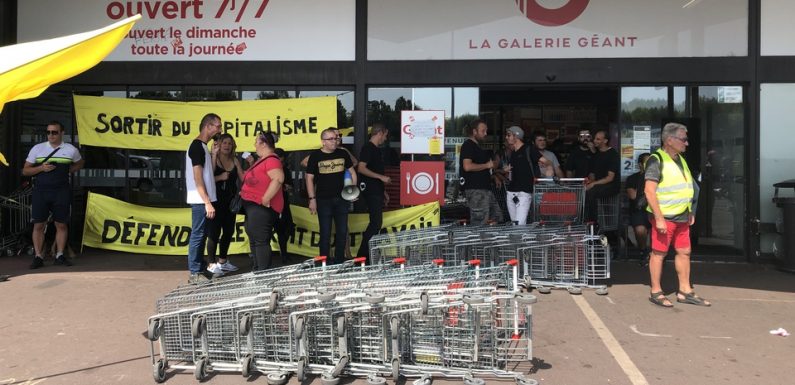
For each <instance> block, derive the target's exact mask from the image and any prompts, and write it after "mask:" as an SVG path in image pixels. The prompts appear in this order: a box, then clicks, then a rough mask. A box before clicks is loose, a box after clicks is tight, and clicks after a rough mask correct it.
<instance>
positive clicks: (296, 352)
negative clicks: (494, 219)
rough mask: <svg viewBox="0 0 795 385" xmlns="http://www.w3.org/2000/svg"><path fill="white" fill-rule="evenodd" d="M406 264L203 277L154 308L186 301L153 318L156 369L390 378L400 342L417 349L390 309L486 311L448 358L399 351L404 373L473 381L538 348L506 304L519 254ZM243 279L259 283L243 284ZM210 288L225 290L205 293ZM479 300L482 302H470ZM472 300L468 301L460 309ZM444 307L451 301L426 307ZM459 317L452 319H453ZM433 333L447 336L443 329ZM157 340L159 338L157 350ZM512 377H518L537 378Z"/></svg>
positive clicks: (278, 377) (331, 380)
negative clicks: (499, 260) (206, 280)
mask: <svg viewBox="0 0 795 385" xmlns="http://www.w3.org/2000/svg"><path fill="white" fill-rule="evenodd" d="M404 262H405V260H404V259H398V260H396V261H391V262H390V263H388V264H382V265H372V266H363V265H354V264H352V263H348V264H346V265H347V266H329V267H308V266H305V267H304V268H296V269H293V270H288V269H281V270H279V271H278V272H275V273H274V274H267V273H260V274H257V277H256V278H255V277H254V275H253V274H252V275H251V276H249V277H248V278H247V279H241V278H230V279H228V281H229V283H225V282H224V281H226V280H224V279H221V280H219V281H218V283H217V284H203V285H197V286H196V287H195V290H193V291H192V290H189V289H187V288H185V287H180V288H178V289H176V290H175V293H169V294H168V295H166V296H165V297H164V298H168V299H167V300H166V299H161V300H160V301H159V302H158V306H159V307H160V308H161V309H166V308H169V309H172V307H173V306H175V305H176V306H179V307H183V308H176V309H173V310H172V311H171V312H170V313H160V314H157V315H155V316H153V317H150V320H149V338H150V340H152V341H153V344H152V363H153V368H154V373H153V374H154V378H155V380H156V381H158V382H162V381H164V380H165V371H166V369H167V368H173V369H184V370H193V372H194V375H195V376H196V378H197V379H199V380H204V379H206V377H207V376H208V373H209V372H210V371H213V372H215V371H221V372H223V371H234V372H240V373H242V374H244V375H249V374H251V373H253V372H255V371H257V372H261V373H263V374H265V375H266V379H267V381H268V383H269V384H274V385H275V384H283V383H285V382H286V381H287V379H288V376H289V375H291V374H295V375H296V376H297V377H298V379H299V380H303V379H305V378H306V376H307V374H309V373H312V374H318V375H320V379H321V382H322V383H323V384H336V383H337V382H339V380H340V376H341V375H343V374H349V375H359V376H365V375H366V376H367V378H368V383H384V381H385V379H384V378H383V376H388V375H389V374H391V373H392V363H393V358H394V357H395V356H396V355H397V356H405V354H404V353H403V352H405V351H407V349H411V346H410V345H400V344H399V343H398V341H397V340H393V339H392V335H393V333H392V331H393V329H392V327H393V325H394V326H395V327H398V326H399V325H395V324H394V323H390V322H389V321H390V317H388V316H387V315H388V314H392V313H395V312H409V313H412V314H413V315H414V316H413V319H414V320H421V319H424V318H425V317H427V316H428V315H429V314H437V313H440V312H442V313H444V311H446V315H445V314H443V315H444V316H445V317H446V318H443V321H444V320H447V321H445V322H447V323H448V324H455V325H456V326H458V325H465V323H464V320H465V319H466V320H467V321H466V322H470V323H471V322H481V321H482V320H483V322H485V323H480V324H479V325H481V326H482V328H481V329H479V330H482V331H483V332H482V333H475V334H471V333H470V335H468V339H466V341H464V340H461V342H460V343H459V342H458V341H459V340H458V337H454V336H453V337H451V338H449V339H448V340H447V342H448V343H447V349H446V350H443V354H442V355H441V356H440V357H441V361H440V362H451V364H449V365H446V366H444V365H443V366H441V367H433V366H430V367H426V369H424V370H422V371H421V370H417V369H412V368H411V367H412V365H414V364H415V362H413V361H410V360H405V359H404V360H401V361H400V362H398V366H400V365H401V364H405V365H408V366H406V369H405V370H401V369H400V368H399V367H398V375H404V376H427V375H430V374H433V373H435V372H439V373H440V375H445V376H454V377H460V378H463V379H464V380H465V382H466V381H469V383H483V381H482V379H478V378H475V377H473V376H475V375H487V374H488V375H491V376H501V377H517V376H519V375H520V374H519V373H516V372H515V371H511V370H507V369H506V367H505V366H506V363H507V362H510V361H511V360H512V359H517V360H518V357H519V356H522V357H524V359H527V355H526V354H524V353H526V352H531V350H528V349H529V346H528V345H527V342H521V343H519V342H517V341H529V335H530V333H529V329H528V325H529V324H531V322H530V320H529V316H528V315H529V313H527V312H524V311H518V310H516V309H517V308H516V305H511V303H514V302H515V303H519V302H521V303H525V302H527V301H524V300H522V299H521V298H517V297H515V295H516V294H515V293H516V291H515V290H516V289H517V288H518V283H517V282H518V281H517V276H518V272H517V265H518V263H516V261H514V262H513V263H512V264H501V265H498V266H493V267H488V266H485V267H481V266H480V263H479V261H470V262H469V263H467V264H466V265H462V264H455V265H444V263H443V262H442V261H437V263H436V264H429V265H423V266H406V265H405V264H404ZM266 276H269V277H271V278H270V279H268V278H265V277H266ZM277 276H278V279H274V278H276V277H277ZM245 284H248V286H253V287H257V288H256V289H251V288H250V289H249V291H248V292H246V291H242V290H241V287H242V286H245ZM209 288H214V289H215V291H216V292H218V291H220V292H221V294H210V293H209V292H208V289H209ZM495 293H502V294H501V295H502V297H498V296H497V294H495ZM233 297H234V298H233ZM478 298H481V299H482V298H486V300H480V299H478ZM492 298H493V299H492ZM473 300H474V301H475V302H477V304H475V303H467V301H469V302H472V301H473ZM191 301H194V302H193V305H191ZM506 301H507V302H506ZM465 303H467V304H466V306H467V307H466V308H465V309H463V310H462V309H456V308H455V306H457V307H463V306H465ZM483 304H487V305H488V306H486V305H483ZM475 305H478V309H477V311H475V310H474V307H472V306H475ZM506 306H507V307H506ZM512 306H513V307H512ZM440 307H441V308H442V309H445V310H444V311H441V310H439V311H436V310H434V311H431V310H430V309H432V308H434V309H436V308H440ZM410 318H411V317H410ZM453 318H455V321H450V319H453ZM459 319H461V321H459ZM472 325H474V324H472ZM509 331H510V332H509ZM435 333H436V334H437V335H440V336H442V337H441V338H442V341H445V340H444V336H443V335H442V329H439V330H437V331H436V332H435ZM449 333H462V331H458V330H456V331H452V330H451V331H449ZM495 333H496V334H495ZM451 336H452V335H451ZM415 337H416V336H415ZM154 341H159V345H160V357H159V359H157V360H155V358H156V357H155V353H154V350H155V349H154ZM463 344H465V345H463ZM459 345H461V346H459ZM440 346H442V345H440ZM473 349H475V350H476V351H477V352H483V354H480V353H478V354H479V355H478V357H481V358H479V359H477V360H475V361H472V360H470V359H467V360H464V359H463V358H461V357H464V356H466V355H468V354H469V353H461V352H467V351H472V350H473ZM522 354H524V355H522ZM454 357H458V358H457V359H453V358H454ZM512 357H513V358H512ZM472 362H474V364H472ZM473 365H474V366H473ZM494 365H498V366H500V367H499V368H495V367H494ZM473 370H474V371H473ZM517 378H518V379H517V381H518V382H520V383H522V384H527V383H533V382H528V380H525V379H524V378H523V377H520V376H519V377H517Z"/></svg>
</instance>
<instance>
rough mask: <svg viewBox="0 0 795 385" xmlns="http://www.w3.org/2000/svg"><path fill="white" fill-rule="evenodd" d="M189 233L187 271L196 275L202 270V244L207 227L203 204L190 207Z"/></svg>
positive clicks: (203, 264)
mask: <svg viewBox="0 0 795 385" xmlns="http://www.w3.org/2000/svg"><path fill="white" fill-rule="evenodd" d="M190 217H191V231H190V239H189V240H188V270H190V272H191V274H196V273H199V272H201V271H202V270H204V268H205V267H207V266H206V263H205V262H204V242H205V239H207V238H206V237H205V231H204V228H205V227H206V225H207V211H206V210H205V209H204V204H203V203H202V204H196V205H190Z"/></svg>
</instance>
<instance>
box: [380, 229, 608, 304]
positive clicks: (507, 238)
mask: <svg viewBox="0 0 795 385" xmlns="http://www.w3.org/2000/svg"><path fill="white" fill-rule="evenodd" d="M370 249H371V257H370V258H371V259H372V261H373V262H374V263H384V262H386V261H389V260H391V259H392V258H396V257H405V258H406V259H407V260H408V261H409V263H410V264H425V263H430V262H432V261H434V260H436V259H443V260H445V261H449V262H451V263H454V264H458V263H463V262H465V261H468V260H471V259H478V260H480V261H482V262H483V263H484V265H486V266H498V265H500V264H502V263H505V262H506V261H508V260H517V261H518V263H519V268H518V274H519V276H520V279H521V280H522V281H523V282H524V285H525V287H527V288H528V289H529V288H537V289H538V290H539V292H542V293H548V292H549V291H550V290H551V289H553V288H562V289H566V290H568V291H569V292H571V293H574V294H577V293H580V292H581V291H582V289H583V288H593V289H596V292H597V294H607V286H606V284H605V280H606V279H609V278H610V248H609V247H608V245H607V243H606V241H605V239H604V237H603V236H601V235H598V234H594V232H593V226H588V225H573V224H571V225H546V224H539V223H533V224H529V225H522V226H516V225H491V226H455V225H448V226H441V227H432V228H425V229H418V230H410V231H403V232H399V233H391V234H380V235H377V236H374V237H373V238H372V239H371V240H370Z"/></svg>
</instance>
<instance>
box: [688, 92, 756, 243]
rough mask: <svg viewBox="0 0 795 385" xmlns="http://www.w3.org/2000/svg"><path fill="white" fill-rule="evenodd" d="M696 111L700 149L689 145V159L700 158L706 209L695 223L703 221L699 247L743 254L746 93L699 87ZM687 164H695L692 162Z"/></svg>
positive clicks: (701, 203)
mask: <svg viewBox="0 0 795 385" xmlns="http://www.w3.org/2000/svg"><path fill="white" fill-rule="evenodd" d="M738 90H739V99H738V98H737V96H733V97H729V95H737V91H738ZM697 111H698V113H697V114H695V116H694V117H695V118H697V119H698V121H699V122H700V125H699V126H700V127H699V128H700V130H701V134H700V136H701V144H700V145H699V146H698V147H697V148H693V147H695V146H694V145H693V144H692V143H691V145H690V147H689V148H688V153H695V154H698V157H699V158H700V159H698V164H699V166H700V167H699V169H700V171H701V195H702V196H701V197H700V199H699V204H700V205H703V206H704V207H703V209H702V208H701V207H699V213H697V218H698V217H699V216H700V217H701V218H700V219H702V220H701V221H700V225H699V224H697V228H698V229H699V235H700V236H701V237H700V239H699V242H700V243H701V244H704V245H714V246H726V247H730V248H732V249H735V250H742V249H743V247H744V242H745V231H744V228H745V221H744V216H745V183H746V178H745V161H744V159H745V113H744V111H745V110H744V105H743V102H742V87H739V86H735V87H727V86H701V87H698V105H697ZM688 134H689V135H690V136H691V137H693V136H695V135H697V134H696V133H692V134H691V133H690V132H688ZM696 137H698V136H696ZM688 160H689V161H691V157H688ZM693 160H695V159H693ZM691 162H692V161H691ZM691 168H693V166H691ZM702 210H703V211H702ZM701 212H703V214H702V213H701Z"/></svg>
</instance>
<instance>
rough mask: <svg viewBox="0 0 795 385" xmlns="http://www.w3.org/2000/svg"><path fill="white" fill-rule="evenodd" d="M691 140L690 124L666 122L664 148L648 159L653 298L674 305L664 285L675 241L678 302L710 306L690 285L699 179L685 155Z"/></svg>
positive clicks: (650, 262)
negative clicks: (665, 267)
mask: <svg viewBox="0 0 795 385" xmlns="http://www.w3.org/2000/svg"><path fill="white" fill-rule="evenodd" d="M687 140H688V139H687V127H685V126H684V125H682V124H679V123H668V124H666V125H665V127H663V130H662V139H661V141H662V148H660V149H659V150H657V151H655V152H654V153H653V154H652V155H651V157H649V159H648V160H647V161H646V185H645V188H644V191H645V193H646V199H647V201H648V207H647V209H646V210H647V211H648V212H649V213H650V218H649V221H650V222H651V223H652V224H653V226H654V230H653V231H652V232H651V249H652V251H651V255H650V256H649V274H650V276H651V296H650V297H649V301H651V302H652V303H654V304H656V305H659V306H663V307H672V306H673V304H672V303H671V301H670V300H668V298H667V297H666V296H665V292H663V290H662V286H661V285H660V278H661V276H662V266H663V260H664V259H665V255H666V254H667V253H668V248H669V247H670V246H671V243H673V246H674V249H675V250H676V259H675V260H674V266H675V267H676V274H677V277H678V279H679V290H678V291H677V293H676V300H677V302H681V303H688V304H692V305H699V306H710V303H709V302H708V301H706V300H705V299H703V298H701V297H699V296H698V295H696V293H695V292H694V291H693V287H692V286H691V285H690V226H691V225H693V223H694V222H695V216H694V213H693V210H692V204H693V197H694V192H695V190H694V188H695V182H694V181H693V177H692V175H690V169H689V168H688V166H687V162H686V161H685V159H684V157H683V156H682V155H681V154H683V153H684V152H685V150H686V149H687V144H688V142H687Z"/></svg>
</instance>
